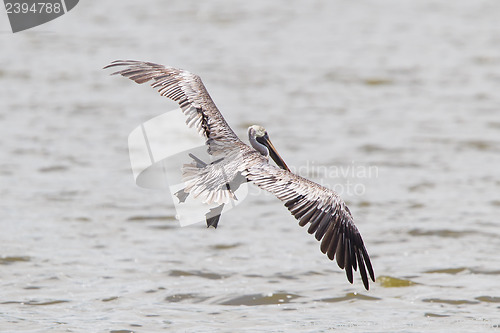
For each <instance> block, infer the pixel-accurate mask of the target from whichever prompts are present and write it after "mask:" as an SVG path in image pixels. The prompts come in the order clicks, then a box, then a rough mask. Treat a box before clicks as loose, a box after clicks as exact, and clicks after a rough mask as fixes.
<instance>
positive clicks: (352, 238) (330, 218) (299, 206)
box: [244, 161, 375, 290]
mask: <svg viewBox="0 0 500 333" xmlns="http://www.w3.org/2000/svg"><path fill="white" fill-rule="evenodd" d="M244 174H245V176H246V177H247V178H248V179H249V180H251V181H252V182H254V183H255V184H256V185H258V186H259V187H261V188H262V189H264V190H266V191H269V192H271V193H273V194H274V195H276V197H278V198H279V199H280V200H281V201H283V202H284V203H285V206H286V207H287V208H288V210H289V211H290V212H291V213H292V215H293V216H294V217H295V218H296V219H297V220H299V225H300V226H302V227H303V226H305V225H306V224H307V223H309V228H308V230H307V231H308V232H309V233H310V234H313V233H314V236H315V237H316V239H317V240H318V241H321V252H323V253H325V254H326V255H327V256H328V258H330V260H333V259H334V258H335V257H336V259H337V264H338V265H339V267H340V268H342V269H345V272H346V275H347V279H348V280H349V282H351V283H352V281H353V275H352V274H353V273H352V270H353V269H354V270H357V267H359V272H360V274H361V279H362V280H363V284H364V286H365V288H366V289H367V290H368V288H369V283H368V274H369V275H370V278H371V279H372V280H373V281H375V274H374V273H373V268H372V264H371V262H370V257H369V256H368V252H367V251H366V248H365V245H364V243H363V239H362V238H361V235H360V233H359V231H358V228H356V226H355V225H354V222H353V218H352V215H351V212H350V211H349V209H348V208H347V206H346V204H345V203H344V201H343V200H342V199H341V198H340V197H339V195H338V194H337V193H336V192H334V191H332V190H330V189H328V188H326V187H323V186H321V185H319V184H316V183H314V182H312V181H310V180H307V179H305V178H302V177H300V176H297V175H295V174H293V173H291V172H289V171H287V170H283V169H279V168H277V167H275V166H273V165H270V164H268V163H267V161H262V163H259V164H254V165H253V166H250V167H249V168H248V169H247V171H246V172H245V173H244ZM367 271H368V274H367Z"/></svg>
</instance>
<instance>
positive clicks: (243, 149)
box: [105, 60, 375, 289]
mask: <svg viewBox="0 0 500 333" xmlns="http://www.w3.org/2000/svg"><path fill="white" fill-rule="evenodd" d="M118 66H120V67H125V68H124V69H122V70H120V71H117V72H115V73H113V74H119V75H122V76H124V77H128V78H129V79H131V80H133V81H135V82H137V83H145V82H149V81H151V82H152V83H151V86H152V87H153V88H155V89H157V90H158V92H159V93H160V94H161V95H162V96H165V97H167V98H169V99H171V100H173V101H175V102H177V103H178V104H179V106H180V107H181V110H182V111H183V112H184V114H185V115H186V116H187V120H186V123H187V124H188V125H189V126H190V127H195V128H196V129H197V131H198V133H199V134H200V135H201V136H203V137H204V139H205V140H206V141H205V142H206V145H207V146H208V152H209V154H211V155H212V156H214V159H215V162H213V163H209V164H200V163H196V162H193V163H192V164H191V165H190V166H189V167H187V168H186V169H185V170H184V171H185V174H186V179H185V183H186V188H185V189H184V191H185V192H186V195H187V194H191V195H193V196H195V197H198V198H200V199H201V200H202V201H203V202H207V203H212V202H216V203H219V204H220V205H221V206H220V207H222V205H224V204H225V203H227V202H228V201H229V200H231V199H234V196H233V195H232V191H231V187H230V186H229V184H230V183H231V182H232V181H234V180H235V179H237V178H238V177H241V176H243V177H245V178H246V179H247V180H249V181H251V182H253V183H254V184H256V185H257V186H259V187H261V188H262V189H264V190H266V191H269V192H271V193H273V194H274V195H275V196H276V197H277V198H278V199H280V200H281V201H283V202H284V204H285V206H286V207H287V208H288V210H289V211H290V213H291V214H292V215H293V216H294V217H295V218H296V219H297V220H298V221H299V225H300V226H306V225H309V227H308V229H307V231H308V232H309V233H310V234H314V236H315V238H316V239H317V240H318V241H321V246H320V249H321V251H322V252H323V253H325V254H326V255H327V256H328V258H329V259H330V260H334V259H335V258H336V261H337V264H338V266H339V267H340V268H342V269H345V271H346V275H347V279H348V280H349V282H351V283H352V282H353V269H354V270H357V269H358V268H359V272H360V275H361V279H362V280H363V284H364V286H365V288H366V289H369V278H371V280H372V281H375V274H374V272H373V268H372V265H371V262H370V257H369V256H368V253H367V251H366V248H365V246H364V243H363V239H362V238H361V235H360V233H359V231H358V229H357V228H356V226H355V225H354V222H353V218H352V215H351V212H350V211H349V209H348V208H347V206H346V204H345V203H344V201H343V200H342V199H341V198H340V196H339V195H338V194H337V193H336V192H335V191H333V190H331V189H328V188H326V187H324V186H321V185H319V184H317V183H314V182H312V181H309V180H307V179H305V178H303V177H300V176H298V175H295V174H293V173H292V172H290V170H289V169H288V167H287V166H286V164H285V163H284V161H283V160H282V159H281V157H280V156H279V155H278V153H277V152H276V150H275V149H274V147H273V146H272V144H271V143H270V141H269V137H268V135H267V132H266V131H265V129H264V128H262V127H260V126H256V125H254V126H251V127H250V128H249V130H248V134H249V140H250V143H251V145H252V147H250V146H248V145H247V144H245V143H243V142H242V141H241V140H240V139H239V138H238V137H237V136H236V134H235V133H234V132H233V130H232V129H231V128H230V127H229V125H228V124H227V123H226V121H225V120H224V117H222V114H221V113H220V112H219V110H218V109H217V107H216V106H215V104H214V102H213V101H212V99H211V97H210V95H209V94H208V92H207V90H206V88H205V86H204V85H203V83H202V81H201V79H200V78H199V76H197V75H194V74H192V73H190V72H187V71H184V70H180V69H176V68H173V67H165V66H162V65H158V64H154V63H150V62H142V61H133V60H117V61H114V62H112V63H111V64H110V65H108V66H106V67H105V68H108V67H118ZM269 156H271V157H272V158H273V159H274V160H275V161H276V163H277V164H278V165H279V166H280V168H278V167H276V166H273V165H271V164H269ZM218 220H219V217H218V216H217V217H216V219H215V221H214V218H213V217H212V218H211V221H210V223H212V225H214V226H217V222H218ZM208 222H209V221H208V219H207V223H208Z"/></svg>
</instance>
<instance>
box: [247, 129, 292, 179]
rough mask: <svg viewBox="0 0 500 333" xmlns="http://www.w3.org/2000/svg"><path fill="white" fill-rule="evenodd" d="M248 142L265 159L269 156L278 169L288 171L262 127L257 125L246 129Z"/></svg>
mask: <svg viewBox="0 0 500 333" xmlns="http://www.w3.org/2000/svg"><path fill="white" fill-rule="evenodd" d="M248 140H249V141H250V144H251V145H252V147H253V148H254V149H255V150H257V151H258V152H259V153H261V154H262V155H264V156H266V157H268V156H271V158H272V159H273V160H274V162H276V164H277V165H278V166H279V167H280V168H282V169H285V170H288V171H290V169H288V166H287V165H286V163H285V161H284V160H283V159H282V158H281V156H280V155H279V154H278V151H277V150H276V148H274V146H273V144H272V143H271V140H270V139H269V135H268V134H267V131H266V129H265V128H264V127H262V126H259V125H252V126H250V127H249V128H248Z"/></svg>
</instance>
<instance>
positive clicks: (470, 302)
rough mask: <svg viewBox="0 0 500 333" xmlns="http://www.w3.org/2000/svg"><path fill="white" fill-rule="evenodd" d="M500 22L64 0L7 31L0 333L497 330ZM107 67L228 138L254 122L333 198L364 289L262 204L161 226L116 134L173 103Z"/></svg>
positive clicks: (467, 12) (420, 5)
mask: <svg viewBox="0 0 500 333" xmlns="http://www.w3.org/2000/svg"><path fill="white" fill-rule="evenodd" d="M499 12H500V4H499V3H498V2H497V1H473V2H472V1H454V2H445V1H418V2H415V1H394V0H391V1H362V2H356V3H351V2H344V1H311V2H308V3H307V4H305V3H301V4H299V3H290V2H285V1H279V2H273V3H269V2H265V1H252V2H250V1H248V2H236V3H235V2H226V1H207V2H203V3H198V2H194V1H174V2H169V3H168V4H167V3H166V2H164V1H149V2H148V3H147V5H145V4H144V3H143V2H133V1H120V2H111V1H100V2H99V3H98V4H97V3H96V4H90V3H87V2H85V1H83V2H81V3H80V4H79V5H78V6H77V7H76V8H75V9H74V10H72V11H71V12H70V13H69V14H67V15H64V16H63V17H61V18H59V19H57V20H55V21H52V22H50V23H48V24H46V25H43V26H40V27H38V28H35V29H32V30H28V31H26V32H22V33H18V34H12V33H10V32H9V30H8V29H9V26H8V23H7V22H6V17H5V16H4V18H3V19H2V21H0V22H2V27H3V28H2V33H1V34H0V40H1V44H2V49H3V50H2V52H1V53H0V66H1V67H0V84H1V87H2V89H1V90H0V97H1V98H0V124H1V129H2V131H1V133H2V140H0V182H1V183H0V184H1V187H0V197H1V201H0V207H1V211H2V214H1V217H0V224H1V233H0V244H1V245H0V269H1V270H0V317H1V321H0V329H1V330H2V331H19V332H22V331H26V332H38V331H40V332H45V331H49V330H50V331H65V332H83V331H104V332H106V331H108V332H128V331H134V332H154V331H163V330H168V329H170V330H172V331H189V332H205V331H227V332H233V331H248V332H254V331H274V332H290V331H301V332H320V331H328V330H335V329H341V330H344V331H377V332H386V331H404V332H421V331H424V330H425V331H449V330H453V331H485V330H487V329H493V328H496V329H498V327H500V319H499V318H500V317H499V316H498V312H499V307H500V292H499V291H498V290H499V288H498V280H499V278H500V259H499V257H498V255H497V253H499V252H500V241H499V239H500V238H499V236H500V231H499V228H500V222H499V220H498V216H499V212H500V197H499V195H498V193H499V189H500V177H499V171H498V166H499V165H500V112H499V111H500V110H499V105H500V97H499V96H500V95H499V94H498V91H499V90H498V89H499V87H500V49H499V48H498V45H499V43H500V25H498V15H499ZM120 58H125V59H127V58H129V59H141V60H149V61H155V62H159V63H164V64H170V65H173V66H177V67H182V68H185V69H189V70H190V71H192V72H195V73H198V74H200V75H201V76H202V78H203V79H204V82H205V84H206V85H207V86H208V89H209V91H210V92H211V94H212V96H213V97H214V99H215V101H216V103H217V104H218V106H219V108H220V109H221V110H222V112H223V114H224V116H225V117H226V119H227V120H228V122H229V123H230V124H231V125H232V127H233V128H234V129H235V130H236V131H237V133H238V134H239V135H240V136H242V137H245V131H246V128H247V126H248V125H250V124H253V123H259V124H261V125H264V126H265V127H266V128H267V129H268V130H269V132H270V135H271V137H272V139H273V142H274V144H275V146H276V147H277V148H278V150H279V151H280V152H281V155H282V156H283V157H284V159H285V160H286V161H287V163H288V165H290V166H292V167H293V168H294V169H295V170H297V171H298V172H300V173H301V174H303V175H305V176H308V177H310V178H312V179H313V180H315V181H318V182H322V183H324V184H326V185H329V186H332V187H334V186H337V187H336V188H337V189H338V190H339V191H340V192H342V193H341V194H342V196H343V197H344V198H345V199H346V201H347V202H348V204H349V206H350V208H351V211H352V212H353V214H354V216H355V219H356V224H357V226H358V227H359V229H360V231H361V233H362V235H363V237H364V240H365V243H366V246H367V249H368V251H369V253H370V255H371V258H372V263H373V265H374V269H375V273H376V275H377V282H376V283H374V284H373V286H372V287H371V289H370V291H365V290H364V289H363V287H362V283H361V281H360V279H359V278H358V277H356V279H355V282H354V285H350V284H349V283H348V282H347V281H346V279H345V275H344V272H343V271H341V270H340V269H338V268H337V267H336V265H335V264H334V263H331V262H329V260H328V259H327V258H326V257H324V255H322V254H321V253H320V251H319V244H318V243H317V242H316V241H315V240H314V238H313V237H311V236H310V235H308V234H307V232H306V231H305V230H303V229H301V228H300V227H299V226H298V225H297V222H296V221H295V220H294V219H293V218H292V217H291V216H290V215H289V213H288V212H287V211H286V209H285V208H283V207H282V205H281V203H280V202H279V201H278V200H275V199H273V198H271V197H270V196H257V195H250V196H249V197H248V199H247V200H245V202H244V203H243V204H242V205H240V206H238V207H237V208H236V209H233V210H231V211H229V212H228V213H227V214H226V215H224V216H223V219H222V221H221V223H220V227H219V228H218V229H217V230H212V229H208V230H207V229H206V228H205V227H204V226H203V225H202V224H196V225H193V226H189V227H183V228H181V227H179V225H178V223H177V222H176V221H175V219H174V216H175V210H174V206H173V204H172V202H171V200H170V199H169V195H168V194H167V193H165V192H163V191H153V190H145V189H141V188H138V187H136V186H135V184H134V182H133V178H132V173H131V171H130V166H129V160H128V150H127V136H128V134H129V133H130V131H132V130H133V129H134V128H135V127H136V126H138V125H139V124H140V123H142V122H144V121H146V120H148V119H150V118H152V117H154V116H157V115H159V114H161V113H162V112H165V111H168V110H170V109H172V107H174V104H172V103H169V102H168V101H166V100H165V99H162V98H160V97H159V96H157V95H156V94H155V93H154V92H153V91H151V89H148V88H147V87H142V86H137V85H135V84H132V83H131V82H128V80H125V79H118V78H116V77H109V76H108V74H109V73H108V72H105V71H103V70H101V68H102V67H103V66H104V65H106V64H107V63H109V62H110V61H111V60H114V59H120ZM370 167H371V168H372V170H374V171H373V172H372V173H371V174H362V173H358V171H359V170H362V169H364V170H366V169H368V168H370ZM360 168H361V169H360ZM356 170H357V171H356ZM356 186H357V187H356Z"/></svg>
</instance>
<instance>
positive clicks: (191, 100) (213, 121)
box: [104, 60, 241, 154]
mask: <svg viewBox="0 0 500 333" xmlns="http://www.w3.org/2000/svg"><path fill="white" fill-rule="evenodd" d="M118 66H125V67H126V68H125V69H122V70H120V71H117V72H114V73H113V74H112V75H115V74H119V75H122V76H124V77H127V78H129V79H131V80H133V81H135V82H136V83H139V84H141V83H145V82H148V81H152V83H151V86H152V87H153V88H155V89H157V90H158V92H159V93H160V94H161V95H162V96H165V97H167V98H169V99H171V100H173V101H175V102H177V103H178V104H179V106H180V107H181V110H182V111H183V112H184V114H185V115H186V116H187V120H186V123H187V124H188V125H189V126H190V127H195V128H196V129H197V130H198V133H199V134H200V135H202V136H203V137H204V138H205V140H206V144H207V145H208V147H209V153H210V154H212V153H217V151H218V150H220V149H219V148H223V147H224V148H225V149H227V148H228V145H227V144H228V143H234V142H236V141H238V142H241V141H240V139H239V138H238V136H237V135H236V134H235V133H234V132H233V130H232V129H231V128H230V127H229V125H228V124H227V123H226V120H225V119H224V117H222V115H221V113H220V112H219V110H218V109H217V106H215V103H214V102H213V101H212V98H211V97H210V95H209V94H208V92H207V90H206V88H205V86H204V85H203V82H202V81H201V79H200V77H199V76H198V75H195V74H193V73H190V72H187V71H184V70H181V69H177V68H173V67H165V66H162V65H158V64H154V63H151V62H143V61H136V60H116V61H113V62H112V63H111V64H109V65H107V66H106V67H104V68H109V67H118Z"/></svg>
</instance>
